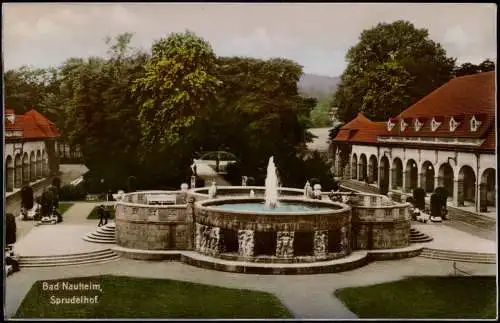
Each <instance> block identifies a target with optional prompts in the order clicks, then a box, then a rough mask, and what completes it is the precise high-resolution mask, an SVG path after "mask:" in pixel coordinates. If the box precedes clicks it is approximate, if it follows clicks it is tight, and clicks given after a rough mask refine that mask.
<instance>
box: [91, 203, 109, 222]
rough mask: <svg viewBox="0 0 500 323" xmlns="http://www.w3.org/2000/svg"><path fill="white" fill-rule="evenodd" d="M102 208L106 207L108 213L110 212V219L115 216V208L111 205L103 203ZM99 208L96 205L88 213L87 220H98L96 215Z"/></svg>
mask: <svg viewBox="0 0 500 323" xmlns="http://www.w3.org/2000/svg"><path fill="white" fill-rule="evenodd" d="M104 208H106V209H108V211H109V214H110V219H114V218H115V208H114V207H113V206H112V205H105V206H104ZM98 209H99V206H96V207H94V208H93V209H92V211H91V212H90V213H89V215H88V216H87V219H88V220H99V215H97V210H98Z"/></svg>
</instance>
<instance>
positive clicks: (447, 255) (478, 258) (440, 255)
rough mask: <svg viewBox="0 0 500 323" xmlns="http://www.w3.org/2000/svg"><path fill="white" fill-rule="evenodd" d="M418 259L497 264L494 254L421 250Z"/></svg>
mask: <svg viewBox="0 0 500 323" xmlns="http://www.w3.org/2000/svg"><path fill="white" fill-rule="evenodd" d="M420 257H424V258H432V259H440V260H450V261H460V262H473V263H480V264H496V262H497V255H496V254H494V253H481V252H462V251H450V250H438V249H428V248H424V250H422V253H421V254H420Z"/></svg>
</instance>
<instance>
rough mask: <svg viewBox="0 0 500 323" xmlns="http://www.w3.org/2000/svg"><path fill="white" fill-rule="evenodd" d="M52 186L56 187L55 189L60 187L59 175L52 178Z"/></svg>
mask: <svg viewBox="0 0 500 323" xmlns="http://www.w3.org/2000/svg"><path fill="white" fill-rule="evenodd" d="M52 186H54V187H56V188H57V190H59V189H60V188H61V179H60V178H59V177H54V178H53V179H52Z"/></svg>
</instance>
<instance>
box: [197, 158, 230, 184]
mask: <svg viewBox="0 0 500 323" xmlns="http://www.w3.org/2000/svg"><path fill="white" fill-rule="evenodd" d="M196 173H197V174H198V176H199V177H201V178H203V179H204V180H205V186H210V185H211V181H213V180H215V183H217V185H219V186H231V184H230V183H229V182H227V181H226V180H225V179H224V178H223V177H222V176H220V175H219V174H217V172H216V171H215V170H214V169H213V168H212V167H210V166H209V165H207V164H201V163H198V164H196Z"/></svg>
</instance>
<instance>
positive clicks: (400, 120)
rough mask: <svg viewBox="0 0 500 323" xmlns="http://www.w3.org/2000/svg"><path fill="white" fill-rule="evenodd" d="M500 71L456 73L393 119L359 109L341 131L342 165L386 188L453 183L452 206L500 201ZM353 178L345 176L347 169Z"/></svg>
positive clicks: (402, 190)
mask: <svg viewBox="0 0 500 323" xmlns="http://www.w3.org/2000/svg"><path fill="white" fill-rule="evenodd" d="M495 77H496V76H495V72H486V73H478V74H474V75H468V76H462V77H456V78H454V79H452V80H450V81H449V82H448V83H446V84H444V85H443V86H441V87H439V88H438V89H436V90H434V91H433V92H431V93H430V94H429V95H427V96H426V97H424V98H422V99H421V100H420V101H418V102H416V103H415V104H413V105H412V106H410V107H409V108H408V109H406V110H404V111H403V112H401V113H400V114H399V115H397V116H394V117H393V118H390V119H389V120H387V121H386V122H374V121H371V120H369V119H368V118H366V117H365V116H364V115H363V114H362V113H359V114H358V115H357V116H356V117H355V118H354V119H353V120H351V121H350V122H349V123H347V124H345V125H344V126H342V127H341V129H340V130H339V132H338V134H337V136H336V137H335V139H334V142H336V143H342V144H347V145H344V146H347V147H349V148H348V149H349V154H346V155H348V156H349V161H347V160H343V161H341V162H340V164H341V165H339V170H340V171H341V172H343V173H344V175H346V174H347V177H348V178H349V179H350V180H354V181H360V182H363V183H367V184H369V185H372V186H374V187H376V188H378V189H379V191H380V192H381V193H383V194H387V193H388V192H392V193H394V194H399V195H411V193H412V192H413V190H414V189H415V188H417V187H422V188H424V189H425V191H426V192H428V194H429V193H431V192H433V191H434V189H435V188H436V187H445V188H446V189H447V190H448V192H449V195H450V200H451V202H452V205H453V206H455V207H462V208H465V209H467V210H470V211H474V212H488V211H491V210H492V209H493V208H494V207H495V205H496V181H495V179H496V124H495V120H496V118H495V111H496V105H495V103H496V92H495V79H496V78H495ZM344 177H345V176H344Z"/></svg>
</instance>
